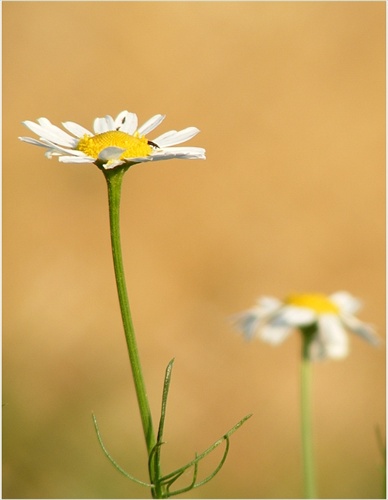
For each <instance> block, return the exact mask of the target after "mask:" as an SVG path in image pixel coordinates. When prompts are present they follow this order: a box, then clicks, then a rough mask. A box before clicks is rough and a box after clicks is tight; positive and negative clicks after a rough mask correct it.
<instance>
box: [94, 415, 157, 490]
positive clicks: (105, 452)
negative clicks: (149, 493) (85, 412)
mask: <svg viewBox="0 0 388 500" xmlns="http://www.w3.org/2000/svg"><path fill="white" fill-rule="evenodd" d="M92 417H93V423H94V428H95V429H96V434H97V438H98V442H99V443H100V446H101V449H102V451H103V452H104V454H105V456H106V457H107V458H108V459H109V461H110V462H111V463H112V465H113V466H114V467H115V468H116V469H117V470H118V471H119V472H121V474H123V475H124V476H125V477H126V478H128V479H130V480H131V481H134V482H135V483H138V484H141V485H142V486H146V487H147V488H153V486H154V485H153V484H149V483H145V482H144V481H140V479H136V477H134V476H131V474H128V472H126V471H125V470H124V469H123V468H121V467H120V465H119V464H118V463H117V462H116V461H115V460H114V459H113V458H112V456H111V455H110V454H109V452H108V450H107V449H106V448H105V445H104V443H103V441H102V438H101V435H100V431H99V428H98V425H97V419H96V417H95V415H94V413H92Z"/></svg>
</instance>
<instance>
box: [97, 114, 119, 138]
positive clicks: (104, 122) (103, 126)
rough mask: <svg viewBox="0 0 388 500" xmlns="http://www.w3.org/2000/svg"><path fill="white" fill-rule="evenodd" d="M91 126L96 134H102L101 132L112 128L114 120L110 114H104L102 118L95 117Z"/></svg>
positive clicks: (113, 127)
mask: <svg viewBox="0 0 388 500" xmlns="http://www.w3.org/2000/svg"><path fill="white" fill-rule="evenodd" d="M93 128H94V131H95V133H96V134H102V133H103V132H109V131H110V130H114V129H115V122H114V120H113V118H112V117H111V116H110V115H106V116H105V117H104V118H96V119H95V120H94V123H93Z"/></svg>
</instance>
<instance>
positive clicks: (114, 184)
mask: <svg viewBox="0 0 388 500" xmlns="http://www.w3.org/2000/svg"><path fill="white" fill-rule="evenodd" d="M127 169H128V167H116V168H113V169H111V170H104V169H102V172H103V174H104V176H105V179H106V182H107V186H108V201H109V223H110V235H111V244H112V254H113V265H114V271H115V277H116V285H117V292H118V296H119V302H120V310H121V317H122V321H123V326H124V333H125V339H126V342H127V347H128V353H129V360H130V363H131V368H132V374H133V380H134V383H135V389H136V395H137V400H138V404H139V409H140V416H141V421H142V425H143V431H144V436H145V441H146V445H147V451H148V456H150V454H151V452H152V450H153V448H154V446H155V444H156V440H155V433H154V428H153V424H152V417H151V410H150V406H149V403H148V398H147V393H146V388H145V383H144V378H143V373H142V368H141V363H140V357H139V351H138V348H137V343H136V337H135V331H134V328H133V323H132V316H131V311H130V307H129V302H128V294H127V287H126V283H125V275H124V266H123V258H122V253H121V243H120V199H121V186H122V181H123V177H124V174H125V172H126V170H127Z"/></svg>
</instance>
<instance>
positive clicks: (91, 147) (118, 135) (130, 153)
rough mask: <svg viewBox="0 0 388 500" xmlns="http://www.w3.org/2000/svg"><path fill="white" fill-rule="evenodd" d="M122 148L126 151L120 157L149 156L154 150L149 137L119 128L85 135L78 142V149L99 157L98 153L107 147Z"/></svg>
mask: <svg viewBox="0 0 388 500" xmlns="http://www.w3.org/2000/svg"><path fill="white" fill-rule="evenodd" d="M112 146H114V147H116V148H122V149H124V150H125V151H123V153H122V154H121V155H120V159H121V160H122V159H125V158H138V157H141V156H148V155H149V154H150V152H151V151H152V148H151V146H150V145H149V144H148V142H147V139H146V138H145V137H144V136H143V137H137V136H136V135H129V134H126V133H125V132H120V131H119V130H111V131H109V132H103V133H102V134H97V135H94V136H93V137H90V136H88V135H84V136H83V137H82V138H81V139H80V141H79V142H78V145H77V149H78V150H79V151H82V152H83V153H85V154H86V155H87V156H91V157H92V158H98V155H99V154H100V153H101V151H102V150H103V149H105V148H109V147H112Z"/></svg>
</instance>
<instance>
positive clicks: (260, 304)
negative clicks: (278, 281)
mask: <svg viewBox="0 0 388 500" xmlns="http://www.w3.org/2000/svg"><path fill="white" fill-rule="evenodd" d="M282 306H283V302H282V301H280V300H279V299H277V298H275V297H267V296H264V297H260V298H259V299H258V300H257V306H256V308H255V310H256V311H257V313H258V314H259V315H260V316H263V317H266V316H269V315H270V314H273V313H274V312H275V311H277V310H278V309H279V308H280V307H282Z"/></svg>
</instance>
